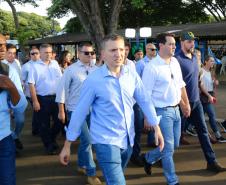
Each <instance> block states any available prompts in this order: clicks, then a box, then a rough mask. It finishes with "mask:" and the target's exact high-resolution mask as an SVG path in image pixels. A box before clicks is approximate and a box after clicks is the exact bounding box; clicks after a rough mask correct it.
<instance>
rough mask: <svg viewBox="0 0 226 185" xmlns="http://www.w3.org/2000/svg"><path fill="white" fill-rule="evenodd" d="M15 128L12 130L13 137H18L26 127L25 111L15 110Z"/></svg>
mask: <svg viewBox="0 0 226 185" xmlns="http://www.w3.org/2000/svg"><path fill="white" fill-rule="evenodd" d="M13 116H14V123H15V128H14V130H13V131H12V136H13V139H18V138H19V136H20V133H21V131H22V129H23V128H24V112H22V113H21V112H13Z"/></svg>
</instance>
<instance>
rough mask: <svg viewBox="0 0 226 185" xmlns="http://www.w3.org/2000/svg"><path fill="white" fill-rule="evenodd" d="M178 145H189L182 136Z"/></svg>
mask: <svg viewBox="0 0 226 185" xmlns="http://www.w3.org/2000/svg"><path fill="white" fill-rule="evenodd" d="M180 144H181V145H190V142H189V141H188V140H186V139H185V137H184V136H181V138H180Z"/></svg>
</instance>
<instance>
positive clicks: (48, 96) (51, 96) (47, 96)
mask: <svg viewBox="0 0 226 185" xmlns="http://www.w3.org/2000/svg"><path fill="white" fill-rule="evenodd" d="M37 96H38V97H41V98H42V97H43V98H54V97H56V95H55V94H52V95H45V96H41V95H37Z"/></svg>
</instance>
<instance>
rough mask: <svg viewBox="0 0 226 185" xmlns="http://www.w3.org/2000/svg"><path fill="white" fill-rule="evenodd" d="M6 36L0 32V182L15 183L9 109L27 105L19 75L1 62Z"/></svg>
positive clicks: (19, 110) (16, 110)
mask: <svg viewBox="0 0 226 185" xmlns="http://www.w3.org/2000/svg"><path fill="white" fill-rule="evenodd" d="M5 53H6V38H5V37H4V36H3V35H1V34H0V102H1V104H0V184H4V185H16V164H15V143H14V140H13V137H12V135H11V129H10V110H13V111H14V113H18V112H19V113H23V112H24V110H25V109H26V106H27V101H26V98H25V96H24V94H23V90H22V86H21V82H20V78H19V75H18V74H17V72H16V71H15V69H13V68H12V67H11V66H8V65H7V64H4V63H2V60H3V59H4V58H5Z"/></svg>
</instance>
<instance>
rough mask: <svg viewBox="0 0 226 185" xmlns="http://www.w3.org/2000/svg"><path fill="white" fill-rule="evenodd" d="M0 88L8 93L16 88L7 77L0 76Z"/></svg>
mask: <svg viewBox="0 0 226 185" xmlns="http://www.w3.org/2000/svg"><path fill="white" fill-rule="evenodd" d="M0 88H1V89H4V90H6V91H9V90H10V89H14V88H16V87H15V85H14V83H13V82H12V81H11V80H10V78H9V77H8V76H6V75H2V74H0Z"/></svg>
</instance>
